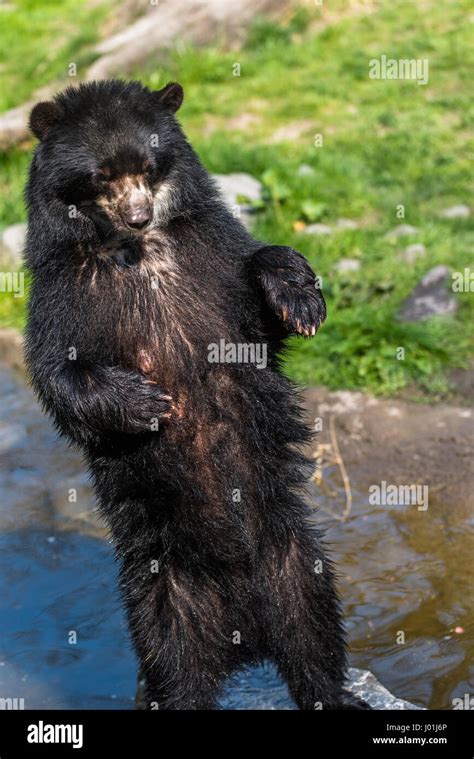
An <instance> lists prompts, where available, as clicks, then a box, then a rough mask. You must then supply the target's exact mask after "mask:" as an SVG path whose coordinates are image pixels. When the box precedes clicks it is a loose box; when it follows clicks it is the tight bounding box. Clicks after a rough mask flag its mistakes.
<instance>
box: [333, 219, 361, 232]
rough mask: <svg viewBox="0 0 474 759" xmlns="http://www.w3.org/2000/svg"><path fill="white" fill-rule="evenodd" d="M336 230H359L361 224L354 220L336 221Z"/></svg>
mask: <svg viewBox="0 0 474 759" xmlns="http://www.w3.org/2000/svg"><path fill="white" fill-rule="evenodd" d="M336 229H342V230H344V229H359V224H358V222H357V221H354V220H353V219H338V220H337V221H336Z"/></svg>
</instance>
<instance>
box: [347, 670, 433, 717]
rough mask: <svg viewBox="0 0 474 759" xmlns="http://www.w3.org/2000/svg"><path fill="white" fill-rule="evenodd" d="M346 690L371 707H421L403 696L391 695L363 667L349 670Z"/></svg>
mask: <svg viewBox="0 0 474 759" xmlns="http://www.w3.org/2000/svg"><path fill="white" fill-rule="evenodd" d="M349 678H350V683H349V685H348V690H350V691H351V693H353V694H354V695H355V696H357V697H358V698H361V699H363V700H364V701H367V702H368V704H369V705H370V706H371V707H372V709H397V710H401V709H421V707H420V706H415V705H414V704H411V703H410V702H409V701H405V700H404V699H403V698H397V697H396V696H393V695H392V694H391V693H390V691H389V690H387V688H384V686H383V685H382V684H381V683H379V681H378V680H377V678H376V677H374V675H373V674H372V673H371V672H368V671H367V670H363V669H350V670H349Z"/></svg>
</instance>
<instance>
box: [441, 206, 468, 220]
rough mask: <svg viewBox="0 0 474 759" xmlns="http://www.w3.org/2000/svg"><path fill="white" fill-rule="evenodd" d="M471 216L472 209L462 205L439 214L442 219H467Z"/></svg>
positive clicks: (446, 209)
mask: <svg viewBox="0 0 474 759" xmlns="http://www.w3.org/2000/svg"><path fill="white" fill-rule="evenodd" d="M470 215H471V209H470V208H469V206H464V205H462V204H459V205H457V206H451V207H450V208H445V209H444V210H443V211H440V212H439V214H438V216H440V217H441V218H442V219H467V218H468V217H469V216H470Z"/></svg>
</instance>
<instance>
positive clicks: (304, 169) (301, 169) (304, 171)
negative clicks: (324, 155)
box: [296, 163, 316, 177]
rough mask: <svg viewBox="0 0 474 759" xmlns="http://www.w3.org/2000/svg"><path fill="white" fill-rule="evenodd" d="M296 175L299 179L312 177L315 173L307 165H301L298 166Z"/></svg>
mask: <svg viewBox="0 0 474 759" xmlns="http://www.w3.org/2000/svg"><path fill="white" fill-rule="evenodd" d="M296 173H297V175H298V176H299V177H312V176H314V175H315V173H316V172H315V170H314V169H313V167H312V166H310V165H309V164H308V163H302V164H301V166H298V169H297V171H296Z"/></svg>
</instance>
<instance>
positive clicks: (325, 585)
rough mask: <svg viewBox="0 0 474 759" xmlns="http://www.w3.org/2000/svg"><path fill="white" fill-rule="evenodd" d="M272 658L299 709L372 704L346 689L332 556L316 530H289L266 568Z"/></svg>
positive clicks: (358, 706)
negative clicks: (284, 542) (326, 550)
mask: <svg viewBox="0 0 474 759" xmlns="http://www.w3.org/2000/svg"><path fill="white" fill-rule="evenodd" d="M265 571H266V574H267V577H266V578H264V582H265V581H266V583H267V588H268V589H267V593H268V599H269V600H270V603H269V607H268V619H267V621H266V624H267V640H268V647H269V650H270V657H271V658H272V659H273V661H274V662H275V664H276V665H277V668H278V671H279V673H280V675H281V676H282V677H283V679H284V680H285V681H286V683H287V684H288V688H289V691H290V694H291V696H292V697H293V699H294V701H295V702H296V704H297V706H298V707H299V708H300V709H304V710H313V709H361V708H369V707H368V706H366V705H365V704H364V703H363V702H359V701H358V700H357V699H355V698H354V697H352V696H351V694H349V693H348V692H347V691H345V690H344V681H345V678H346V652H345V643H344V633H343V628H342V621H341V614H340V609H339V602H338V600H337V596H336V592H335V588H334V583H333V576H332V571H331V567H330V563H329V561H328V560H327V559H326V557H325V556H324V553H323V551H322V549H321V547H320V545H319V543H318V541H316V540H314V537H313V535H312V531H310V530H307V531H305V532H302V533H300V534H299V535H298V534H297V535H294V534H289V535H288V539H287V543H286V545H285V546H284V547H282V546H278V547H274V548H273V549H272V550H271V551H270V555H269V559H268V562H267V564H266V567H265Z"/></svg>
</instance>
